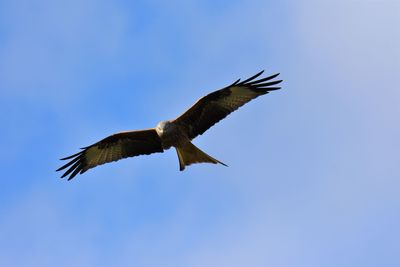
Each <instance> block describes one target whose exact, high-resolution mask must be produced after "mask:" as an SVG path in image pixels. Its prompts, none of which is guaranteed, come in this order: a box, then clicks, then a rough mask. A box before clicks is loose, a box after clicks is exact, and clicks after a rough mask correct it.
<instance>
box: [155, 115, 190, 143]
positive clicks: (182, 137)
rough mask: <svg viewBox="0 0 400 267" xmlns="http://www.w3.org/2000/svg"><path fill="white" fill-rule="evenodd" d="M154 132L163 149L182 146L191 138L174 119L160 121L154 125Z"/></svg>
mask: <svg viewBox="0 0 400 267" xmlns="http://www.w3.org/2000/svg"><path fill="white" fill-rule="evenodd" d="M156 132H157V134H158V136H159V137H160V139H161V145H162V147H163V148H164V149H169V148H171V147H179V146H183V145H185V144H186V143H188V142H190V141H191V140H190V139H189V137H188V136H187V134H186V131H185V129H184V127H183V126H182V125H179V124H178V123H176V122H174V121H161V122H159V123H158V124H157V126H156Z"/></svg>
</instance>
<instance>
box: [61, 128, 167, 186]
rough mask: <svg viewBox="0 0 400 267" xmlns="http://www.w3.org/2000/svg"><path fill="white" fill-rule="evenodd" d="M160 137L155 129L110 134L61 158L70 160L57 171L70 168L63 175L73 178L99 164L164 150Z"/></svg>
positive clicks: (69, 178)
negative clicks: (77, 151)
mask: <svg viewBox="0 0 400 267" xmlns="http://www.w3.org/2000/svg"><path fill="white" fill-rule="evenodd" d="M163 151H164V150H163V148H162V145H161V140H160V137H159V136H158V134H157V132H156V130H155V129H149V130H142V131H128V132H121V133H117V134H113V135H110V136H109V137H106V138H104V139H103V140H101V141H99V142H97V143H95V144H93V145H91V146H88V147H84V148H82V151H81V152H79V153H76V154H74V155H72V156H69V157H66V158H63V159H61V160H70V161H69V162H68V163H67V164H65V165H64V166H62V167H61V168H59V169H58V170H57V171H61V170H64V169H66V168H68V167H69V169H68V170H67V171H66V172H65V173H64V174H63V175H62V176H61V178H64V177H65V176H68V175H70V176H69V177H68V180H71V179H72V178H74V177H75V175H77V174H78V173H80V174H82V173H84V172H86V171H87V170H89V169H91V168H94V167H96V166H98V165H101V164H105V163H108V162H112V161H117V160H120V159H123V158H127V157H134V156H139V155H148V154H151V153H156V152H163Z"/></svg>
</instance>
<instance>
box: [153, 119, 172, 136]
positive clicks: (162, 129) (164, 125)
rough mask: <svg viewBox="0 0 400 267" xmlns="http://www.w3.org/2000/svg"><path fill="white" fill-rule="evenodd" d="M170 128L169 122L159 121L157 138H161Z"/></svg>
mask: <svg viewBox="0 0 400 267" xmlns="http://www.w3.org/2000/svg"><path fill="white" fill-rule="evenodd" d="M170 128H171V122H169V121H161V122H159V123H158V124H157V127H156V131H157V133H158V135H159V136H162V135H163V134H164V133H165V132H167V131H168V130H169V129H170Z"/></svg>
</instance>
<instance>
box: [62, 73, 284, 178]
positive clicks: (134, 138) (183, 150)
mask: <svg viewBox="0 0 400 267" xmlns="http://www.w3.org/2000/svg"><path fill="white" fill-rule="evenodd" d="M262 73H263V71H262V72H260V73H257V74H256V75H254V76H252V77H250V78H248V79H246V80H244V81H242V82H241V81H240V79H239V80H237V81H236V82H234V83H233V84H231V85H229V86H227V87H225V88H223V89H220V90H218V91H215V92H213V93H210V94H208V95H206V96H205V97H203V98H200V99H199V100H198V101H197V102H196V103H195V104H194V105H193V106H192V107H191V108H189V109H188V110H187V111H186V112H185V113H183V114H182V115H181V116H179V117H178V118H176V119H175V120H170V121H162V122H160V123H159V124H158V125H157V127H156V128H153V129H147V130H139V131H127V132H121V133H117V134H113V135H111V136H109V137H106V138H104V139H103V140H101V141H99V142H97V143H95V144H93V145H90V146H87V147H84V148H82V150H81V151H80V152H78V153H76V154H74V155H72V156H69V157H66V158H63V159H62V160H69V162H68V163H67V164H65V165H63V166H62V167H61V168H59V169H58V170H57V171H61V170H64V169H67V170H66V171H65V173H64V174H63V175H62V178H64V177H66V176H69V177H68V180H71V179H72V178H74V177H75V176H76V175H77V174H78V173H79V174H82V173H84V172H86V171H87V170H89V169H91V168H94V167H96V166H98V165H102V164H105V163H108V162H113V161H117V160H120V159H123V158H128V157H134V156H139V155H149V154H152V153H157V152H163V151H164V150H166V149H169V148H171V147H174V148H175V149H176V152H177V155H178V159H179V166H180V170H181V171H182V170H184V169H185V166H188V165H191V164H194V163H202V162H208V163H214V164H218V163H220V164H223V165H225V164H224V163H222V162H220V161H218V160H217V159H215V158H213V157H211V156H209V155H207V154H206V153H205V152H203V151H201V150H200V149H199V148H197V147H196V146H195V145H193V144H192V142H191V141H192V140H193V139H194V138H196V137H197V136H199V135H201V134H203V133H204V132H205V131H206V130H208V129H209V128H210V127H212V126H213V125H214V124H216V123H217V122H219V121H220V120H222V119H224V118H225V117H226V116H228V115H229V114H230V113H232V112H233V111H235V110H236V109H238V108H239V107H241V106H243V105H244V104H246V103H247V102H249V101H251V100H252V99H255V98H257V97H258V96H260V95H264V94H267V93H269V92H270V91H273V90H278V89H280V87H276V86H275V85H277V84H279V83H280V82H282V81H281V80H274V79H275V78H276V77H277V76H278V75H279V73H278V74H275V75H272V76H269V77H266V78H262V79H258V80H257V78H258V77H259V76H260V75H261V74H262ZM225 166H226V165H225Z"/></svg>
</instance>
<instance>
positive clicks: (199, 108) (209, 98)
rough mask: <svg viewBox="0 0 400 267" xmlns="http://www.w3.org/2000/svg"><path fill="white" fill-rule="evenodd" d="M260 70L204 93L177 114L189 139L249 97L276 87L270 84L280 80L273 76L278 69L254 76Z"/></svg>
mask: <svg viewBox="0 0 400 267" xmlns="http://www.w3.org/2000/svg"><path fill="white" fill-rule="evenodd" d="M263 72H264V71H261V72H259V73H257V74H256V75H254V76H252V77H250V78H248V79H246V80H244V81H242V82H240V79H239V80H237V81H236V82H234V83H233V84H231V85H229V86H227V87H225V88H223V89H221V90H218V91H215V92H213V93H211V94H208V95H206V96H205V97H203V98H201V99H200V100H198V101H197V102H196V103H195V104H194V105H193V106H192V107H191V108H190V109H189V110H187V111H186V112H185V113H184V114H182V115H181V116H180V117H178V118H177V119H176V120H175V122H176V123H179V124H181V125H182V126H184V127H185V129H187V134H188V137H189V138H190V139H193V138H195V137H196V136H198V135H201V134H203V133H204V132H205V131H207V130H208V129H209V128H210V127H211V126H213V125H214V124H216V123H217V122H219V121H220V120H222V119H223V118H225V117H226V116H228V115H229V114H230V113H232V112H233V111H235V110H236V109H238V108H239V107H241V106H243V105H244V104H246V103H247V102H249V101H250V100H252V99H254V98H256V97H258V96H260V95H265V94H267V93H269V92H270V91H273V90H278V89H280V87H274V85H277V84H279V83H280V82H282V80H274V79H275V78H276V77H277V76H278V75H279V73H278V74H275V75H272V76H269V77H266V78H262V79H258V80H256V78H258V77H259V76H260V75H261V74H262V73H263Z"/></svg>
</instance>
